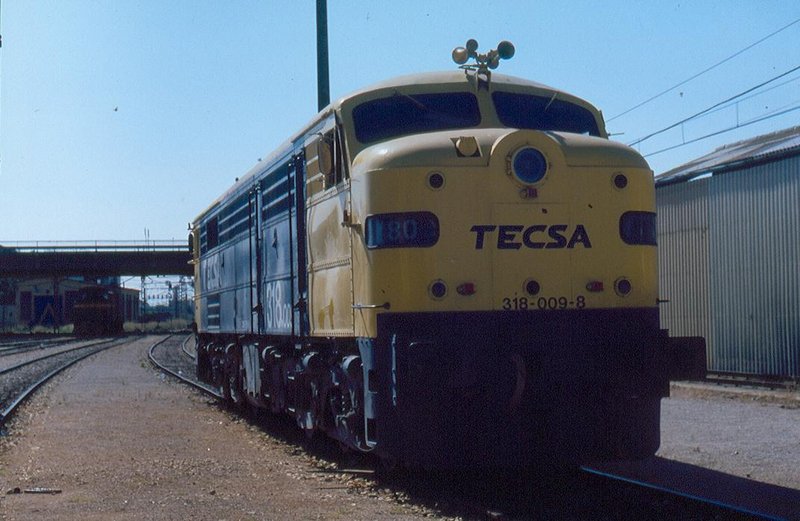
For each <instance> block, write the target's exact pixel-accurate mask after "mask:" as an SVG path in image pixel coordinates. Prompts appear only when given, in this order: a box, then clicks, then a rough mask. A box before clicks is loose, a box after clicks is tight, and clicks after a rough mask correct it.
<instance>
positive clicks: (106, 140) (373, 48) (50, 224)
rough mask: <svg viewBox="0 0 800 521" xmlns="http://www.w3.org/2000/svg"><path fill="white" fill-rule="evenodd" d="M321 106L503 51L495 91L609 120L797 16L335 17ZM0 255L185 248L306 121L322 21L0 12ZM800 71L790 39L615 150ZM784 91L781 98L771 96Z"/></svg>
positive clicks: (647, 10)
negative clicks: (2, 251) (145, 242)
mask: <svg viewBox="0 0 800 521" xmlns="http://www.w3.org/2000/svg"><path fill="white" fill-rule="evenodd" d="M328 13H329V26H330V28H329V32H330V36H329V39H330V67H331V94H332V97H336V96H340V95H343V94H346V93H348V92H350V91H352V90H355V89H357V88H360V87H362V86H366V85H368V84H370V83H373V82H376V81H379V80H382V79H385V78H388V77H391V76H396V75H401V74H408V73H414V72H420V71H433V70H443V69H452V68H454V67H455V65H454V64H453V63H452V61H451V59H450V52H451V50H452V48H453V47H455V46H458V45H463V44H464V42H465V41H466V40H467V39H468V38H476V39H477V40H478V42H479V43H480V45H481V48H482V49H488V48H489V47H493V46H495V45H496V44H497V42H499V41H500V40H502V39H508V40H511V41H512V42H514V44H515V45H516V48H517V54H516V56H515V57H514V58H513V59H512V60H510V61H508V62H503V63H502V64H501V67H500V69H499V71H498V72H502V73H505V74H511V75H515V76H522V77H526V78H529V79H533V80H535V81H539V82H541V83H545V84H548V85H552V86H555V87H559V88H561V89H564V90H567V91H569V92H572V93H573V94H576V95H578V96H581V97H583V98H586V99H587V100H589V101H591V102H592V103H594V104H595V105H596V106H597V107H599V108H600V109H601V110H603V112H604V114H605V115H606V117H607V118H611V117H613V116H615V115H617V114H619V113H621V112H623V111H625V110H627V109H629V108H631V107H632V106H634V105H636V104H638V103H639V102H641V101H644V100H645V99H647V98H649V97H651V96H653V95H655V94H657V93H659V92H661V91H662V90H664V89H666V88H668V87H670V86H672V85H674V84H676V83H678V82H680V81H682V80H684V79H686V78H688V77H690V76H692V75H694V74H696V73H698V72H700V71H702V70H704V69H706V68H707V67H709V66H711V65H713V64H715V63H717V62H719V61H721V60H723V59H725V58H727V57H729V56H731V55H733V54H734V53H736V52H738V51H740V50H742V49H744V48H745V47H747V46H748V45H750V44H752V43H754V42H756V41H757V40H759V39H761V38H763V37H765V36H766V35H768V34H770V33H772V32H774V31H776V30H778V29H780V28H781V27H783V26H785V25H787V24H789V23H791V22H792V21H794V20H796V19H798V18H800V3H798V2H797V1H796V0H784V1H779V0H772V1H771V0H762V1H755V0H751V1H735V0H728V1H712V0H708V1H693V2H687V1H685V0H684V1H672V2H667V1H664V2H661V1H660V2H649V1H648V2H630V1H628V2H622V1H603V2H600V1H596V2H588V1H586V2H582V1H578V2H576V1H573V2H564V1H561V0H556V1H503V2H492V1H483V2H474V1H471V0H462V1H458V2H438V1H432V0H424V1H422V0H405V1H403V2H374V1H366V0H363V1H362V0H351V1H350V0H340V1H333V0H332V1H329V6H328ZM0 33H1V34H2V37H3V41H2V43H3V45H2V48H0V208H2V217H0V243H1V242H9V241H27V240H105V239H116V240H134V239H142V238H144V233H145V232H144V230H145V229H148V230H149V234H150V237H151V239H172V238H175V239H179V240H183V239H184V238H185V236H186V225H187V223H188V222H189V221H191V220H192V219H193V218H194V217H195V216H196V215H197V214H198V213H199V212H200V211H201V210H203V209H204V208H205V206H206V205H207V204H208V203H210V202H211V201H212V200H213V199H214V198H215V197H217V196H218V195H219V194H220V193H221V192H222V191H224V190H225V189H226V188H227V187H228V186H230V184H231V183H232V182H233V180H234V178H236V177H238V176H240V175H241V174H242V173H244V172H245V171H246V170H248V169H249V168H250V167H251V166H252V165H253V164H254V163H255V162H256V160H257V159H258V158H259V157H263V156H265V155H266V154H267V153H269V151H271V150H272V149H273V148H275V147H276V146H277V145H279V144H280V143H281V142H283V141H284V140H285V139H286V138H287V137H288V136H289V135H290V134H292V133H294V132H295V131H296V130H298V129H299V127H300V126H301V125H303V124H304V123H305V122H307V121H308V120H309V119H310V118H311V117H312V116H313V115H314V113H315V112H316V104H317V95H316V63H315V60H316V51H315V3H314V1H313V0H303V1H297V2H289V1H267V0H262V1H234V0H225V1H212V0H195V1H179V0H169V1H164V0H117V1H111V0H106V1H101V0H53V1H39V0H0ZM798 65H800V23H798V24H795V25H793V26H791V27H789V28H788V29H786V30H784V31H783V32H781V33H779V34H777V35H775V36H773V37H771V38H769V39H768V40H766V41H764V42H763V43H761V44H759V45H757V46H755V47H753V48H752V49H750V50H749V51H746V52H744V53H743V54H741V55H740V56H738V57H736V58H734V59H732V60H730V61H729V62H727V63H725V64H723V65H721V66H719V67H717V68H716V69H714V70H713V71H711V72H709V73H706V74H704V75H702V76H700V77H699V78H697V79H695V80H693V81H691V82H689V83H687V84H685V85H683V86H681V87H679V88H677V89H675V90H674V91H671V92H669V93H667V94H665V95H664V96H662V97H660V98H658V99H657V100H656V101H653V102H651V103H648V104H646V105H644V106H643V107H641V108H639V109H636V110H634V111H632V112H630V113H629V114H627V115H625V116H623V117H619V118H616V119H613V120H611V121H610V122H609V123H608V129H609V131H610V132H613V133H623V134H621V135H618V136H615V137H614V138H615V139H618V140H620V141H622V142H624V143H630V142H632V141H634V140H635V139H636V138H639V137H642V136H644V135H646V134H648V133H650V132H652V131H655V130H658V129H661V128H663V127H666V126H668V125H669V124H672V123H674V122H676V121H679V120H680V119H683V118H685V117H687V116H690V115H692V114H694V113H696V112H698V111H700V110H703V109H705V108H707V107H709V106H711V105H713V104H715V103H717V102H719V101H722V100H724V99H725V98H728V97H729V96H732V95H735V94H738V93H739V92H742V91H744V90H746V89H748V88H750V87H752V86H755V85H757V84H759V83H761V82H763V81H766V80H768V79H770V78H772V77H774V76H776V75H778V74H780V73H783V72H785V71H787V70H790V69H792V68H794V67H797V66H798ZM786 80H792V81H789V82H788V83H786V84H784V85H781V86H779V87H777V88H775V89H772V90H770V91H768V92H766V93H763V94H761V95H759V96H757V97H753V98H750V99H746V100H743V101H741V102H740V103H739V105H738V107H731V108H729V109H726V110H724V111H720V112H717V113H715V114H713V115H712V116H709V117H707V118H703V119H700V120H697V121H693V122H691V123H689V124H687V125H685V126H684V127H683V128H682V129H676V130H674V131H671V132H669V133H666V134H664V135H663V136H659V138H658V139H652V140H650V141H647V142H645V143H643V144H642V145H641V148H640V150H641V151H642V153H644V154H648V153H650V152H653V151H656V150H660V149H661V148H664V147H666V146H670V145H674V144H677V143H679V142H680V141H681V140H682V139H685V140H690V139H694V138H696V137H699V136H702V135H704V134H708V133H711V132H716V131H718V130H722V129H724V128H728V127H731V126H733V125H735V124H736V122H737V119H736V118H737V111H738V118H739V119H738V120H739V122H740V123H741V122H745V121H749V120H752V119H754V118H757V117H761V116H764V115H767V114H769V113H771V112H772V111H774V110H778V109H781V108H792V107H797V106H798V105H800V73H798V72H796V73H794V74H793V75H791V76H788V77H786ZM778 83H780V82H776V83H775V84H778ZM797 124H800V111H794V112H790V113H788V114H786V115H785V116H782V117H778V118H772V119H769V120H767V121H764V122H762V123H758V124H754V125H750V126H747V127H744V128H740V129H738V130H736V131H733V132H728V133H725V134H722V135H720V136H718V137H716V138H713V139H707V140H703V141H700V142H698V143H696V144H693V145H691V146H685V147H681V148H678V149H675V150H672V151H670V152H665V153H661V154H657V155H652V156H648V160H649V161H650V163H651V166H652V167H653V170H654V171H655V172H656V173H661V172H664V171H666V170H668V169H670V168H672V167H674V166H677V165H679V164H682V163H684V162H686V161H688V160H690V159H693V158H695V157H698V156H700V155H702V154H705V153H706V152H709V151H711V150H713V149H714V148H716V147H717V146H720V145H722V144H725V143H729V142H733V141H736V140H740V139H744V138H747V137H751V136H755V135H759V134H763V133H766V132H770V131H773V130H778V129H782V128H786V127H790V126H793V125H797Z"/></svg>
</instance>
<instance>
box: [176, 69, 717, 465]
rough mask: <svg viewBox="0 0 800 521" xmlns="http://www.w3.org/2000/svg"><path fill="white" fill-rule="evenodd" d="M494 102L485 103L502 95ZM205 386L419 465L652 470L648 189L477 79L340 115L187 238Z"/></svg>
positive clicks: (325, 118) (669, 355)
mask: <svg viewBox="0 0 800 521" xmlns="http://www.w3.org/2000/svg"><path fill="white" fill-rule="evenodd" d="M489 79H490V80H491V81H488V80H489ZM191 241H192V245H193V248H194V254H195V255H194V258H195V260H194V262H195V275H196V277H195V279H196V285H197V287H196V323H197V326H198V345H199V347H200V348H199V355H198V374H199V376H200V377H201V378H203V379H205V380H207V381H209V382H212V383H214V384H216V385H219V386H221V387H222V388H223V390H224V391H225V393H226V396H227V397H228V399H229V400H230V401H231V402H232V403H234V404H239V405H244V404H249V405H252V406H256V407H265V408H270V409H272V410H273V411H275V412H283V413H288V414H290V415H293V416H294V418H295V419H296V420H297V423H298V425H299V426H300V427H301V428H303V429H306V430H307V431H309V432H312V431H314V430H321V431H324V432H327V433H328V434H329V435H331V436H333V437H335V438H337V439H338V440H340V441H341V442H342V443H344V444H346V445H349V446H350V447H352V448H355V449H358V450H363V451H375V452H376V453H377V454H378V455H379V456H380V457H382V458H384V459H386V460H390V461H399V462H401V463H403V464H405V465H411V466H414V465H421V466H443V467H448V466H462V465H475V464H477V465H486V466H509V465H525V464H529V463H532V462H535V461H540V460H542V459H549V458H554V459H556V460H557V461H570V462H578V461H585V460H587V459H593V458H633V457H643V456H647V455H650V454H653V453H654V452H655V451H656V450H657V448H658V444H659V410H660V409H659V404H660V400H661V398H662V397H664V396H667V395H668V390H669V388H668V381H669V376H670V373H669V370H670V369H669V368H670V367H672V366H676V364H677V361H678V358H679V357H682V358H681V360H682V361H683V364H684V367H685V368H691V369H692V370H691V371H689V370H687V371H684V372H685V373H697V372H698V371H699V369H697V367H698V364H690V363H687V362H686V356H684V355H685V354H686V353H692V354H695V355H696V354H697V353H698V352H699V351H700V350H702V345H701V344H702V342H701V341H699V340H697V339H670V338H669V337H668V336H667V333H666V331H664V330H662V329H660V327H659V320H658V305H657V300H658V287H657V266H656V241H655V195H654V184H653V174H652V172H651V170H650V169H649V167H648V165H647V163H646V162H645V160H644V159H643V158H642V157H641V156H640V155H639V154H638V153H636V152H635V151H634V150H632V149H630V148H628V147H626V146H624V145H621V144H619V143H615V142H613V141H610V140H609V139H608V135H607V133H606V130H605V127H604V123H603V119H602V116H601V114H600V112H599V111H598V110H597V109H595V108H594V107H593V106H592V105H590V104H589V103H587V102H585V101H583V100H581V99H579V98H577V97H575V96H572V95H569V94H567V93H565V92H562V91H559V90H556V89H553V88H550V87H547V86H544V85H540V84H537V83H534V82H530V81H527V80H522V79H519V78H513V77H508V76H501V75H491V78H489V77H488V75H487V76H486V77H485V78H482V77H481V75H480V74H475V73H474V71H470V70H466V71H455V72H450V73H433V74H420V75H414V76H409V77H404V78H398V79H395V80H391V81H387V82H384V83H382V84H379V85H375V86H373V87H370V88H367V89H364V90H362V91H359V92H356V93H354V94H352V95H349V96H346V97H344V98H342V99H340V100H338V101H336V102H334V103H332V104H331V105H330V106H329V107H327V108H326V109H325V110H323V111H322V112H321V113H320V114H319V115H318V116H317V117H316V118H315V119H314V120H312V121H311V122H310V123H309V124H308V125H307V126H306V127H305V128H304V129H303V130H302V131H301V132H299V133H298V134H296V135H295V136H293V137H292V138H291V139H290V140H288V141H287V142H286V143H285V144H284V145H283V146H281V147H280V148H279V149H278V150H277V151H276V152H275V153H273V154H272V155H271V156H270V157H269V158H268V159H266V160H264V161H262V162H260V163H259V164H258V165H256V166H255V167H254V168H253V169H252V170H251V171H250V172H249V173H247V174H246V175H245V176H243V177H242V178H240V179H239V180H238V181H237V183H236V184H235V185H234V186H233V187H232V188H231V189H230V190H229V191H228V192H226V193H225V194H224V195H223V196H221V197H220V198H218V199H217V200H216V201H215V202H214V203H213V204H212V205H211V206H209V207H208V209H206V210H205V211H204V212H202V213H201V214H200V215H199V216H198V217H197V219H195V221H194V223H193V225H192V238H191Z"/></svg>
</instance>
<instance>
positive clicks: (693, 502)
mask: <svg viewBox="0 0 800 521" xmlns="http://www.w3.org/2000/svg"><path fill="white" fill-rule="evenodd" d="M580 472H581V473H582V474H583V477H584V479H586V480H587V482H588V483H590V484H592V485H594V486H598V487H600V489H601V490H603V491H604V493H605V494H606V495H607V498H608V500H609V501H612V502H616V503H617V504H619V505H623V504H626V503H627V504H631V506H632V507H633V506H634V505H633V504H632V501H633V502H638V503H648V504H654V505H662V508H661V510H660V514H662V515H663V516H664V517H665V518H667V519H685V518H686V517H684V516H685V515H689V516H690V518H691V519H709V520H716V519H719V520H722V519H724V520H742V521H744V520H764V521H782V520H783V519H784V518H783V517H777V516H773V515H771V514H767V513H764V512H758V511H756V510H753V509H749V508H745V507H742V506H739V505H733V504H730V503H726V502H723V501H719V500H715V499H712V498H708V497H702V496H698V495H694V494H687V493H685V492H682V491H680V490H677V489H675V488H671V487H665V486H662V485H656V484H653V483H648V482H645V481H641V480H637V479H632V478H630V477H626V476H623V475H619V474H614V473H609V472H604V471H601V470H597V469H594V468H592V467H588V466H583V467H581V468H580Z"/></svg>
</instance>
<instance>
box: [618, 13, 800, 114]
mask: <svg viewBox="0 0 800 521" xmlns="http://www.w3.org/2000/svg"><path fill="white" fill-rule="evenodd" d="M798 22H800V18H798V19H796V20H794V21H793V22H790V23H788V24H786V25H784V26H783V27H781V28H780V29H778V30H777V31H773V32H771V33H770V34H768V35H766V36H765V37H763V38H761V39H760V40H758V41H756V42H754V43H751V44H750V45H748V46H747V47H745V48H744V49H741V50H739V51H737V52H735V53H733V54H731V55H730V56H728V57H727V58H725V59H724V60H722V61H719V62H717V63H715V64H714V65H712V66H710V67H708V68H706V69H703V70H702V71H700V72H698V73H697V74H694V75H692V76H690V77H689V78H686V79H685V80H683V81H681V82H679V83H676V84H675V85H673V86H672V87H669V88H668V89H665V90H663V91H661V92H659V93H658V94H656V95H654V96H651V97H649V98H647V99H646V100H644V101H642V102H641V103H639V104H637V105H634V106H633V107H631V108H629V109H627V110H625V111H623V112H620V113H619V114H617V115H616V116H613V117H611V118H609V119H607V120H606V123H608V122H611V121H614V120H615V119H617V118H620V117H622V116H624V115H625V114H628V113H629V112H632V111H634V110H636V109H638V108H640V107H643V106H644V105H647V104H648V103H650V102H651V101H653V100H656V99H658V98H660V97H661V96H663V95H664V94H666V93H668V92H670V91H672V90H674V89H677V88H678V87H680V86H682V85H685V84H686V83H689V82H690V81H692V80H693V79H695V78H698V77H700V76H702V75H703V74H705V73H707V72H710V71H712V70H714V69H716V68H717V67H719V66H720V65H722V64H724V63H727V62H729V61H731V60H732V59H734V58H736V57H737V56H739V55H740V54H742V53H744V52H747V51H749V50H750V49H752V48H753V47H755V46H756V45H758V44H760V43H762V42H764V41H766V40H768V39H770V38H772V37H773V36H775V35H777V34H778V33H781V32H783V31H785V30H786V29H788V28H789V27H791V26H793V25H795V24H796V23H798Z"/></svg>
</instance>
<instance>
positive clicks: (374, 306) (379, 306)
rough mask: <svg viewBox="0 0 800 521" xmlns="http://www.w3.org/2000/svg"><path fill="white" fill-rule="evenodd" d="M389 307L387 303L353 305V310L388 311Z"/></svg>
mask: <svg viewBox="0 0 800 521" xmlns="http://www.w3.org/2000/svg"><path fill="white" fill-rule="evenodd" d="M389 308H391V305H390V304H389V303H388V302H384V303H383V304H353V309H389Z"/></svg>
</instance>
